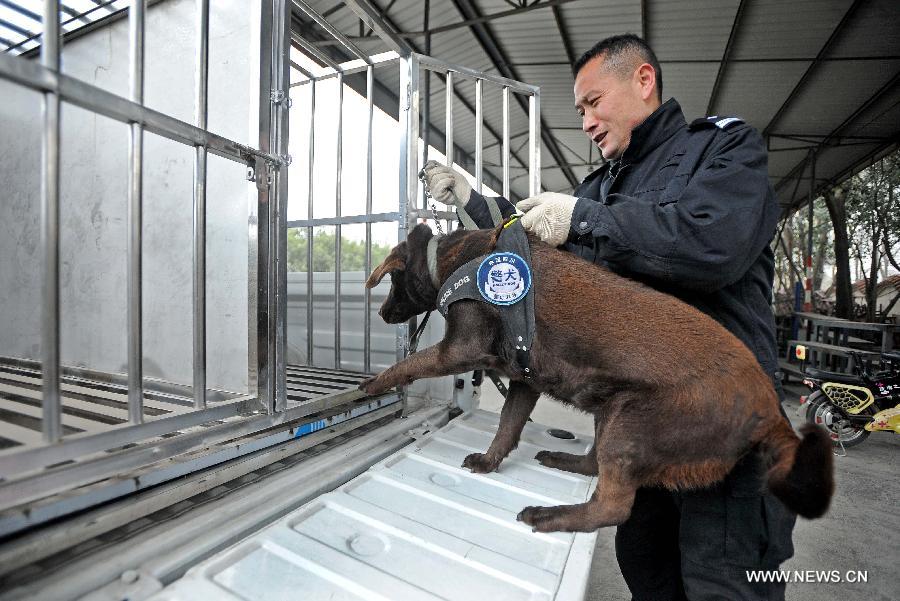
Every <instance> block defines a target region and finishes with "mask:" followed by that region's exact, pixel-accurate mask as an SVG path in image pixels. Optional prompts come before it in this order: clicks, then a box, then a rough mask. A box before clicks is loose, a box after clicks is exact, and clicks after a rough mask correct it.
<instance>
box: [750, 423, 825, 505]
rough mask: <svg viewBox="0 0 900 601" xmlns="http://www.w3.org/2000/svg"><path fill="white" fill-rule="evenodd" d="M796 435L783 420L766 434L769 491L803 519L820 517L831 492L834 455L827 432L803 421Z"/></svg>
mask: <svg viewBox="0 0 900 601" xmlns="http://www.w3.org/2000/svg"><path fill="white" fill-rule="evenodd" d="M800 432H801V433H802V434H803V437H802V438H800V437H798V436H797V434H796V433H795V432H794V429H793V428H792V427H791V425H790V424H789V423H788V422H787V420H785V419H780V418H779V419H778V425H777V426H776V427H775V428H774V429H773V431H772V432H771V433H770V434H769V437H768V440H766V441H765V446H766V448H767V450H768V453H769V456H770V459H771V460H772V464H771V467H770V468H769V474H768V484H769V490H771V491H772V493H773V494H774V495H775V496H776V497H778V498H779V499H781V502H782V503H784V504H785V505H786V506H787V508H788V509H790V510H791V511H793V512H794V513H797V514H799V515H802V516H803V517H805V518H810V519H812V518H818V517H822V516H823V515H824V514H825V512H826V511H828V505H829V504H830V503H831V495H832V493H834V454H833V453H832V450H831V439H830V437H829V436H828V434H827V433H826V432H825V430H823V429H822V428H820V427H819V426H815V425H813V424H806V425H804V426H803V427H802V428H801V429H800Z"/></svg>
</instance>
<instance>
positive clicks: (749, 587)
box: [425, 34, 795, 601]
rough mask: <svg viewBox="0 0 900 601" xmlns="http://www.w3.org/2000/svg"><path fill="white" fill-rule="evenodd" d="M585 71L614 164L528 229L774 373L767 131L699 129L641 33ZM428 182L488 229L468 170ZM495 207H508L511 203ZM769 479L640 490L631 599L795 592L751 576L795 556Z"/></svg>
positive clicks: (594, 54)
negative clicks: (671, 92) (674, 301)
mask: <svg viewBox="0 0 900 601" xmlns="http://www.w3.org/2000/svg"><path fill="white" fill-rule="evenodd" d="M575 72H576V76H575V108H576V110H577V111H578V114H579V115H580V116H581V118H582V128H583V129H584V131H585V133H586V134H587V135H588V136H589V137H590V138H591V140H593V142H594V143H595V144H596V145H597V147H598V148H599V149H600V153H601V154H602V155H603V158H604V159H605V160H606V162H605V163H604V164H603V166H602V167H600V168H599V169H597V170H596V171H594V172H593V173H591V174H590V175H588V177H587V178H585V180H584V181H583V182H582V183H581V185H579V186H578V187H577V188H576V189H575V194H574V195H573V196H570V195H567V194H559V193H555V192H544V193H541V194H539V195H537V196H534V197H532V198H527V199H525V200H523V201H521V202H519V203H518V204H517V205H516V208H517V209H518V210H519V211H520V212H524V213H525V216H524V217H523V218H522V224H523V225H524V227H525V229H527V230H529V231H531V232H532V233H534V234H535V235H537V236H538V237H540V238H541V239H542V240H544V241H545V242H547V243H549V244H552V245H556V246H563V247H564V248H565V249H566V250H569V251H571V252H573V253H576V254H578V255H579V256H581V257H583V258H585V259H587V260H588V261H593V262H596V263H599V264H602V265H605V266H607V267H608V268H610V269H612V270H614V271H616V272H618V273H620V274H622V275H626V276H628V277H631V278H633V279H637V280H641V281H643V282H645V283H646V284H649V285H650V286H653V287H654V288H656V289H659V290H662V291H665V292H667V293H669V294H672V295H674V296H677V297H678V298H680V299H682V300H683V301H685V302H687V303H689V304H691V305H693V306H694V307H697V308H698V309H700V310H701V311H703V312H705V313H706V314H707V315H709V316H711V317H712V318H714V319H715V320H717V321H718V322H719V323H721V324H722V325H723V326H725V327H726V328H727V329H728V330H729V331H730V332H731V333H732V334H734V335H735V336H737V338H739V339H740V340H741V341H742V342H744V344H746V345H747V347H749V348H750V350H752V351H753V353H754V354H755V355H756V358H757V359H758V361H759V362H760V364H761V365H762V367H763V368H764V369H765V370H766V371H767V372H768V373H770V374H772V375H773V379H774V376H775V371H776V367H777V360H776V346H775V327H774V318H773V313H772V310H771V305H770V299H771V295H772V281H773V274H774V260H773V253H772V250H771V248H770V247H769V243H770V241H771V240H772V238H773V235H774V232H775V226H776V222H777V219H778V215H779V208H778V205H777V203H776V201H775V195H774V192H773V191H772V188H771V186H770V184H769V181H768V173H767V157H766V149H765V145H764V143H763V140H762V138H761V136H760V135H759V133H757V132H756V130H754V129H753V128H752V127H750V126H748V125H747V124H745V123H744V122H743V121H741V120H740V119H737V118H734V117H707V118H702V119H697V120H696V121H693V122H692V123H690V124H688V123H687V122H686V121H685V118H684V115H683V114H682V112H681V107H680V106H679V105H678V103H677V102H676V101H675V100H674V99H670V100H668V101H666V102H665V103H663V102H662V74H661V70H660V66H659V62H658V61H657V59H656V56H655V55H654V53H653V51H652V50H651V49H650V47H649V46H648V45H647V44H646V43H645V42H644V41H643V40H642V39H641V38H639V37H637V36H634V35H630V34H629V35H620V36H614V37H611V38H607V39H605V40H603V41H601V42H599V43H598V44H597V45H595V46H594V47H593V48H591V49H590V50H589V51H588V52H586V53H585V54H584V55H583V56H582V57H581V58H580V59H579V60H578V61H577V62H576V64H575ZM425 176H426V177H425V180H426V185H427V186H428V188H429V191H430V192H431V193H432V196H433V197H434V198H435V199H437V200H439V201H442V202H444V203H447V204H455V205H457V206H461V207H465V209H466V212H468V213H469V214H470V215H471V216H472V218H473V219H474V220H475V222H476V223H478V224H479V226H481V227H490V226H491V218H490V214H489V211H488V209H487V207H486V204H485V200H484V198H483V197H482V196H481V195H479V194H477V193H475V192H473V191H472V189H471V187H470V186H469V184H468V183H467V182H466V180H465V179H464V178H463V177H462V176H461V175H460V174H458V173H456V172H455V171H453V170H452V169H448V168H447V167H444V166H442V165H439V164H437V163H432V162H430V163H429V164H428V165H426V169H425ZM498 201H499V204H500V205H501V208H502V210H503V213H504V214H505V215H508V214H511V213H512V212H513V206H512V204H511V203H509V202H508V201H505V200H503V199H498ZM655 319H666V316H665V315H648V316H647V324H646V325H647V335H648V336H652V335H653V321H654V320H655ZM711 350H714V349H711ZM775 386H776V389H777V391H778V393H779V395H783V393H782V391H781V387H780V384H779V383H778V382H775ZM785 419H786V418H785ZM671 427H673V428H691V427H692V424H690V423H689V422H687V421H685V422H683V423H673V424H672V425H671ZM650 435H652V433H650ZM722 436H728V433H727V432H723V433H722ZM764 473H765V466H764V465H763V462H762V460H761V458H760V457H759V456H757V455H755V454H751V455H748V456H747V457H745V458H744V460H742V461H741V462H740V463H739V464H738V465H737V466H736V467H735V469H734V470H733V471H732V473H731V474H730V475H729V476H728V477H727V478H726V479H725V481H724V482H722V483H720V484H719V485H716V486H714V487H712V488H708V489H703V490H697V491H685V492H671V491H667V490H663V489H657V488H645V489H640V490H639V491H638V493H637V496H636V498H635V504H634V508H633V509H632V513H631V517H630V518H629V519H628V520H627V521H626V522H625V523H624V524H622V525H621V526H619V527H618V530H617V532H616V558H617V559H618V562H619V566H620V568H621V570H622V574H623V576H624V577H625V581H626V583H627V584H628V587H629V589H630V590H631V593H632V595H633V598H634V599H637V600H644V599H647V600H651V599H652V600H654V601H662V600H669V599H691V600H707V599H709V600H712V599H728V600H736V599H754V600H756V599H784V586H785V585H784V584H777V583H756V582H750V578H749V577H748V575H747V571H748V570H761V569H776V568H777V567H778V566H779V564H781V562H783V561H785V560H786V559H788V558H789V557H791V555H793V546H792V543H791V533H792V530H793V526H794V520H795V516H794V515H793V514H791V513H790V512H789V511H788V510H787V509H786V508H785V507H784V506H783V505H782V504H781V502H780V501H778V500H777V499H775V498H774V497H773V496H772V495H771V494H769V493H767V492H764Z"/></svg>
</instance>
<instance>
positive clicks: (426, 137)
mask: <svg viewBox="0 0 900 601" xmlns="http://www.w3.org/2000/svg"><path fill="white" fill-rule="evenodd" d="M430 22H431V0H425V7H424V11H423V23H422V29H423V31H425V54H431V33H430V32H429V31H428V29H429V26H430ZM424 75H425V79H424V81H423V82H422V95H423V96H424V101H425V102H424V106H423V107H422V124H421V128H422V164H423V165H424V164H425V163H427V162H428V147H429V146H430V145H431V71H429V70H428V69H426V70H425V73H424ZM419 196H420V198H421V199H422V207H421V208H423V209H427V208H428V197H427V196H426V194H425V182H422V186H421V190H420V192H419ZM435 223H437V222H435Z"/></svg>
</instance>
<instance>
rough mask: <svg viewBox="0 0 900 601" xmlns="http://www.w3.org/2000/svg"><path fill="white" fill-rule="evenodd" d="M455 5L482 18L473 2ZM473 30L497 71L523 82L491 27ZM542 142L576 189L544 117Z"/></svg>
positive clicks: (525, 108) (470, 15)
mask: <svg viewBox="0 0 900 601" xmlns="http://www.w3.org/2000/svg"><path fill="white" fill-rule="evenodd" d="M453 4H454V6H456V9H457V10H458V11H459V14H461V15H462V17H463V18H464V19H471V18H477V17H480V16H481V12H480V10H479V9H478V7H476V6H475V5H474V4H473V3H472V2H471V0H453ZM471 29H472V33H473V35H474V36H475V39H476V40H477V41H478V43H479V45H480V46H481V47H482V49H483V50H484V51H485V53H487V55H488V57H489V58H490V60H491V62H492V63H493V65H494V67H496V69H497V71H498V72H499V73H500V74H501V75H502V76H504V77H508V78H510V79H515V80H517V81H521V80H522V78H521V77H520V76H519V74H518V73H517V72H516V70H515V68H513V67H512V66H510V64H509V59H508V58H507V56H506V53H505V52H504V51H503V49H502V48H501V47H500V44H499V43H498V42H497V39H496V37H495V36H494V34H493V33H492V32H491V30H490V29H489V25H486V24H483V23H479V24H476V25H473V26H472V27H471ZM516 101H517V102H518V103H519V106H520V107H521V108H522V110H523V111H525V114H526V115H527V114H528V101H527V100H525V99H524V98H522V97H521V96H519V95H518V94H516ZM541 140H542V141H543V142H544V144H545V145H546V146H547V150H548V151H549V152H550V155H551V156H552V157H553V160H554V161H556V162H557V164H558V165H560V167H562V171H563V174H564V175H565V177H566V179H567V180H568V181H569V184H570V185H571V186H572V188H576V187H577V186H578V178H577V177H575V172H574V171H572V167H571V166H570V165H569V162H568V161H567V160H566V157H565V155H564V154H563V152H562V150H561V149H560V148H559V145H558V144H557V143H556V139H555V138H554V137H553V135H552V134H551V133H550V129H549V127H547V124H546V123H545V122H544V118H543V117H541Z"/></svg>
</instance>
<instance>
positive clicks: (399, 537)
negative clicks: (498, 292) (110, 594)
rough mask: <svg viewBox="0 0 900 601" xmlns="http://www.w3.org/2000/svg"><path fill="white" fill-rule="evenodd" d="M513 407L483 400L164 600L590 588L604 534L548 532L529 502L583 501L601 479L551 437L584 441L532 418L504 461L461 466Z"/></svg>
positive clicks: (575, 591) (207, 566) (574, 443)
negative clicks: (486, 470) (565, 461)
mask: <svg viewBox="0 0 900 601" xmlns="http://www.w3.org/2000/svg"><path fill="white" fill-rule="evenodd" d="M498 419H499V416H498V415H497V414H495V413H489V412H486V411H476V412H474V413H471V414H467V415H464V416H461V417H460V418H458V419H456V420H454V421H452V422H450V423H449V424H447V425H446V426H444V427H443V428H441V429H440V430H437V431H434V432H431V433H429V434H427V435H425V436H423V437H422V438H420V439H418V440H417V441H416V442H414V443H413V444H411V445H409V446H407V447H405V448H403V449H402V450H400V451H398V452H396V453H394V454H393V455H391V456H390V457H388V458H386V459H384V460H383V461H381V462H379V463H377V464H375V465H374V466H372V467H371V468H370V469H369V470H368V471H366V472H364V473H363V474H361V475H360V476H358V477H356V478H354V479H353V480H351V481H349V482H347V483H346V484H344V485H343V486H341V487H340V488H338V489H336V490H334V491H332V492H330V493H327V494H325V495H322V496H320V497H318V498H316V499H315V500H313V501H311V502H309V503H307V504H306V505H304V506H303V507H301V508H300V509H298V510H296V511H294V512H292V513H290V514H288V515H286V516H285V517H283V518H282V519H280V520H279V521H277V522H276V523H274V524H272V525H271V526H269V527H267V528H265V529H263V530H261V531H259V532H257V533H255V534H254V535H252V536H250V537H248V538H246V539H244V540H243V541H241V542H239V543H238V544H236V545H234V546H232V547H230V548H228V549H226V550H224V551H223V552H221V553H218V554H217V555H215V556H213V557H211V558H209V559H208V560H206V561H204V562H203V563H201V564H199V565H197V566H195V567H194V568H192V569H191V570H190V571H188V572H187V574H185V576H184V577H182V578H181V579H179V580H177V581H176V582H174V583H172V584H171V585H169V586H168V587H166V588H165V589H164V590H163V591H161V592H159V593H158V594H157V595H155V596H154V597H153V598H152V599H153V600H154V601H176V600H177V601H194V600H196V599H235V600H238V599H245V600H278V599H284V600H288V599H290V600H292V601H293V600H295V599H309V600H312V599H316V600H318V599H342V600H343V599H347V600H349V599H379V600H380V599H384V600H401V599H415V600H419V599H422V600H427V599H448V600H451V599H452V600H459V601H471V600H476V599H477V600H489V601H500V600H501V599H502V600H507V599H509V600H513V599H527V600H534V601H537V600H550V599H559V600H569V599H582V598H583V597H584V594H585V587H586V584H587V580H588V571H589V569H590V565H591V555H592V553H593V551H594V545H595V540H596V533H589V534H583V533H579V534H570V533H551V534H542V533H534V532H532V531H531V527H530V526H527V525H526V524H523V523H521V522H517V521H516V514H517V513H518V512H519V511H520V510H521V509H522V508H523V507H525V506H527V505H558V504H564V503H579V502H583V501H585V500H586V499H587V498H589V497H590V495H591V493H592V491H593V489H594V485H595V484H596V479H595V478H590V477H586V476H580V475H576V474H570V473H566V472H562V471H559V470H554V469H549V468H546V467H544V466H542V465H540V464H539V463H538V462H537V461H535V460H534V456H535V454H536V453H537V452H538V451H540V450H542V449H549V450H559V451H567V452H572V453H583V452H585V451H586V450H587V449H588V448H589V447H590V444H591V440H586V439H584V438H580V437H577V436H576V438H575V439H574V440H563V439H559V438H554V437H552V436H551V435H550V434H549V433H548V428H547V427H545V426H541V425H538V424H535V423H529V424H528V425H527V426H526V428H525V431H524V433H523V435H522V440H521V442H520V444H519V448H518V449H517V450H515V451H513V453H512V454H511V455H510V456H509V457H508V458H507V459H506V460H505V461H504V462H503V464H502V465H501V466H500V470H499V472H495V473H491V474H487V475H482V474H473V473H470V472H469V471H468V470H466V469H463V468H461V467H460V465H461V464H462V461H463V458H464V457H465V456H466V455H468V454H469V453H472V452H483V451H484V450H486V449H487V447H488V445H489V444H490V441H491V439H492V438H493V435H494V433H495V431H496V429H497V423H498Z"/></svg>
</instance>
